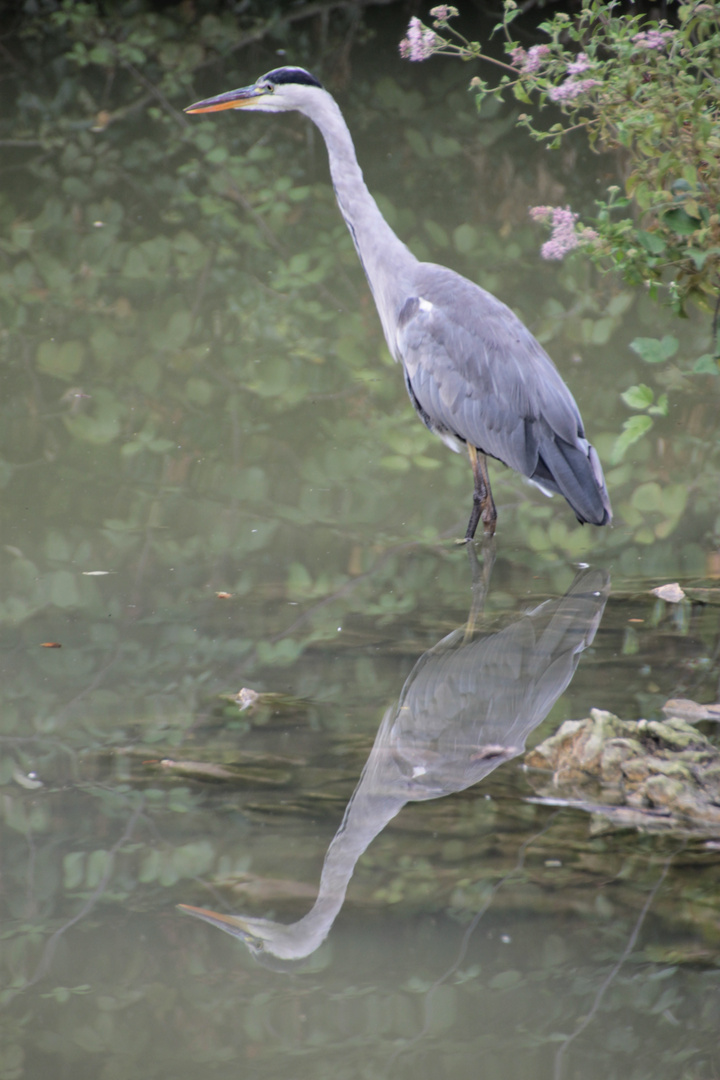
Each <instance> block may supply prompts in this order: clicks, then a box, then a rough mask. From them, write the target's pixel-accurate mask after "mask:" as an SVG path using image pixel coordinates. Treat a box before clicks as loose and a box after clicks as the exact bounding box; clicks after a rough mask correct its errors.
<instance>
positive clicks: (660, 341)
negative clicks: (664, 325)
mask: <svg viewBox="0 0 720 1080" xmlns="http://www.w3.org/2000/svg"><path fill="white" fill-rule="evenodd" d="M679 344H680V343H679V342H678V339H677V338H676V337H673V336H672V334H665V336H664V337H662V338H635V340H634V341H631V342H630V348H631V349H632V350H633V352H636V353H637V354H638V356H639V357H641V359H643V360H644V361H645V363H646V364H661V363H663V361H665V360H669V359H670V358H671V357H673V356H674V355H675V353H676V352H677V351H678V346H679Z"/></svg>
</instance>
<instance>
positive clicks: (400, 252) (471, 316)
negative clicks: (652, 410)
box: [185, 67, 612, 541]
mask: <svg viewBox="0 0 720 1080" xmlns="http://www.w3.org/2000/svg"><path fill="white" fill-rule="evenodd" d="M221 109H246V110H247V111H248V112H271V113H277V112H288V111H292V110H295V111H297V112H300V113H303V114H304V115H305V116H307V117H309V119H310V120H312V121H313V122H314V123H315V124H316V125H317V127H318V128H319V129H320V132H321V133H322V136H323V138H324V140H325V144H326V146H327V151H328V157H329V161H330V173H331V176H332V182H333V186H334V189H335V195H336V197H337V201H338V206H339V207H340V212H341V213H342V215H343V217H344V219H345V222H346V224H347V227H348V229H349V230H350V234H351V236H352V238H353V241H354V243H355V247H356V249H357V253H358V256H359V257H360V262H361V263H362V266H363V269H364V271H365V274H366V276H367V279H368V283H369V285H370V289H371V291H372V294H373V298H374V300H375V304H376V306H377V310H378V314H379V316H380V322H381V323H382V328H383V332H384V334H385V339H386V341H387V344H388V348H389V349H390V352H391V353H392V355H393V357H394V358H395V360H396V361H399V362H400V363H401V364H402V366H403V370H404V373H405V385H406V387H407V391H408V394H409V395H410V400H411V401H412V403H413V405H414V406H415V410H416V411H417V413H418V415H419V417H420V419H421V420H422V422H423V423H424V424H425V426H426V427H427V428H429V430H430V431H432V432H433V433H434V434H436V435H438V436H439V437H440V438H441V439H442V440H443V442H445V443H446V444H447V445H448V446H449V447H450V449H451V450H455V451H456V452H460V451H461V450H462V447H463V445H464V446H466V447H467V450H468V454H469V456H470V463H471V465H472V470H473V476H474V492H473V508H472V513H471V515H470V520H469V522H468V527H467V531H466V533H465V540H466V541H471V540H472V539H473V537H474V536H475V530H476V529H477V526H478V522H479V521H480V520H482V523H483V529H484V531H485V533H486V535H492V534H493V533H494V532H495V523H496V520H497V511H496V509H495V503H494V500H493V497H492V492H491V490H490V480H489V477H488V470H487V460H486V455H487V456H490V457H492V458H496V459H497V460H498V461H500V462H502V463H503V464H505V465H509V466H510V468H512V469H515V470H516V471H517V472H519V473H521V474H522V475H523V476H526V477H527V478H528V479H529V480H531V481H533V482H534V483H536V484H537V485H538V486H539V487H541V488H542V489H544V490H545V491H546V492H548V493H557V494H560V495H563V496H564V497H565V498H566V499H567V501H568V503H569V504H570V507H571V508H572V510H573V511H574V513H575V516H576V517H577V519H578V521H579V522H580V523H581V524H584V523H585V522H589V523H591V524H593V525H605V524H607V523H608V522H609V521H610V520H611V517H612V511H611V508H610V500H609V498H608V493H607V489H606V487H605V479H604V476H603V471H602V467H601V465H600V460H599V458H598V456H597V453H596V451H595V449H594V447H593V446H591V444H590V443H589V442H588V440H587V439H586V438H585V431H584V428H583V422H582V419H581V417H580V412H579V410H578V407H577V405H576V403H575V400H574V398H573V396H572V394H571V393H570V391H569V390H568V388H567V386H566V385H565V383H564V382H563V380H562V377H561V376H560V374H559V372H558V370H557V368H556V367H555V365H554V364H553V362H552V360H551V359H550V357H549V356H548V354H547V353H546V352H545V350H544V349H543V348H542V346H541V345H540V344H539V342H537V341H536V340H535V338H534V337H533V335H532V334H531V333H530V331H529V330H528V329H527V328H526V327H525V326H524V324H523V323H522V322H521V321H520V319H518V317H517V316H516V315H515V314H514V313H513V312H512V311H511V310H510V308H509V307H507V306H506V305H505V304H503V303H502V302H501V301H500V300H498V299H496V297H494V296H493V295H492V294H491V293H489V292H486V291H485V289H482V288H480V287H479V286H478V285H475V284H474V283H473V282H472V281H469V280H468V279H467V278H465V277H462V275H460V274H458V273H456V272H455V271H454V270H450V269H448V268H447V267H445V266H438V265H436V264H434V263H427V262H420V261H419V260H418V259H416V258H415V256H414V255H413V254H412V252H411V251H410V250H409V249H408V248H407V247H406V246H405V244H403V242H402V241H401V240H400V239H399V238H398V237H397V236H396V235H395V233H394V232H393V230H392V229H391V228H390V226H389V225H388V223H387V221H385V218H384V217H383V216H382V214H381V213H380V210H379V208H378V206H377V203H376V202H375V200H374V199H373V197H372V195H371V194H370V192H369V191H368V189H367V186H366V184H365V181H364V179H363V174H362V171H361V169H360V166H359V165H358V161H357V157H356V155H355V147H354V145H353V141H352V137H351V135H350V132H349V130H348V127H347V124H346V123H345V120H344V118H343V115H342V113H341V112H340V109H339V107H338V105H337V103H336V101H335V99H334V98H333V97H332V96H331V95H330V94H329V93H328V92H327V91H326V90H325V89H324V88H323V86H322V84H321V83H320V82H318V80H317V79H316V78H315V77H314V76H313V75H311V74H310V73H309V72H308V71H305V70H304V69H303V68H298V67H281V68H276V69H275V70H274V71H269V72H268V73H267V75H262V76H261V77H260V78H259V79H258V80H257V81H256V82H255V83H254V84H253V85H252V86H246V87H242V88H241V89H239V90H231V91H229V92H228V93H225V94H219V95H218V96H216V97H212V98H206V99H205V100H204V101H198V102H196V103H195V104H194V105H190V106H189V107H188V108H187V109H186V110H185V112H188V113H203V112H217V111H219V110H221Z"/></svg>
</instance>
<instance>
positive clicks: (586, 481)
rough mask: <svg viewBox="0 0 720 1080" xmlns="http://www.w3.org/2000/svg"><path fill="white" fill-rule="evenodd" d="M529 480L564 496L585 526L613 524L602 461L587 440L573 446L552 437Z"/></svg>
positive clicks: (545, 445)
mask: <svg viewBox="0 0 720 1080" xmlns="http://www.w3.org/2000/svg"><path fill="white" fill-rule="evenodd" d="M530 479H531V480H536V481H537V482H538V483H539V484H541V485H542V486H544V487H547V488H549V489H550V490H551V491H555V492H557V493H558V495H563V496H564V497H565V498H566V499H567V501H568V502H569V504H570V506H571V507H572V509H573V511H574V512H575V517H576V518H577V519H578V521H579V522H580V523H581V524H582V525H584V524H585V523H588V524H590V525H607V524H608V523H609V522H610V521H612V508H611V506H610V498H609V496H608V493H607V488H606V487H605V477H604V476H603V471H602V466H601V464H600V459H599V458H598V456H597V453H596V452H595V448H594V447H593V446H591V445H590V443H589V442H586V441H585V439H582V440H580V441H579V443H578V445H576V446H572V445H571V444H570V443H568V442H565V440H564V439H560V438H558V437H557V436H556V435H552V436H550V438H548V439H546V440H545V441H544V443H543V445H542V446H541V449H540V455H539V457H538V463H537V468H536V469H535V472H534V473H533V475H532V476H531V477H530Z"/></svg>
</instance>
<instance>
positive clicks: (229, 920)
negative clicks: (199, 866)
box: [177, 904, 262, 945]
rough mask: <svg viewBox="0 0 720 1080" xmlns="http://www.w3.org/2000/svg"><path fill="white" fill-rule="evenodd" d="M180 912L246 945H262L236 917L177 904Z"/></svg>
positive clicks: (243, 922) (242, 921) (241, 920)
mask: <svg viewBox="0 0 720 1080" xmlns="http://www.w3.org/2000/svg"><path fill="white" fill-rule="evenodd" d="M177 906H178V908H179V909H180V911H185V912H187V914H188V915H194V916H195V917H196V918H197V919H203V920H204V921H205V922H207V923H210V925H211V926H217V928H218V930H224V931H225V932H226V933H227V934H232V935H233V937H238V938H240V939H241V941H244V942H245V944H246V945H258V944H262V942H260V940H259V938H258V937H257V935H256V934H253V933H252V931H251V930H249V929H248V926H247V923H246V922H245V921H244V920H243V919H241V918H240V917H239V916H238V915H223V914H222V913H221V912H219V911H211V910H210V909H209V908H204V907H192V906H191V905H190V904H178V905H177Z"/></svg>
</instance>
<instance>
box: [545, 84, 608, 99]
mask: <svg viewBox="0 0 720 1080" xmlns="http://www.w3.org/2000/svg"><path fill="white" fill-rule="evenodd" d="M599 85H600V83H599V81H598V80H597V79H581V80H578V79H566V80H565V82H564V83H561V84H560V86H551V87H550V89H549V90H548V97H549V98H550V100H551V101H573V100H574V99H575V98H576V97H579V96H580V94H584V93H585V92H586V91H588V90H591V89H592V87H593V86H599Z"/></svg>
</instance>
